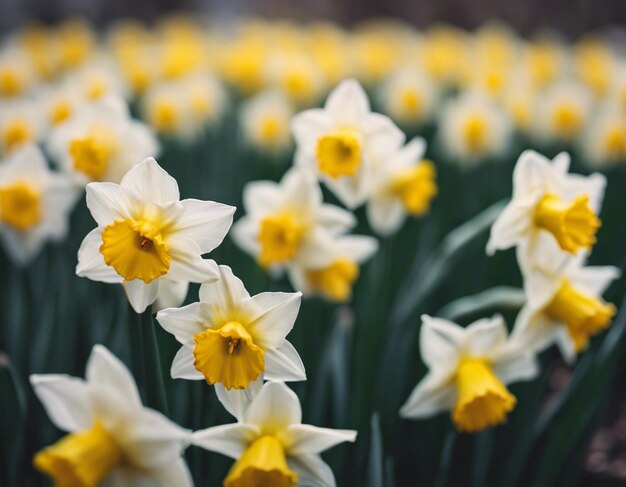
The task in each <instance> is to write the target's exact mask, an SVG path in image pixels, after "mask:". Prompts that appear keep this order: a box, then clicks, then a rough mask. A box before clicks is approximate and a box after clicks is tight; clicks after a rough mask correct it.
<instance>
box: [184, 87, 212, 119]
mask: <svg viewBox="0 0 626 487" xmlns="http://www.w3.org/2000/svg"><path fill="white" fill-rule="evenodd" d="M189 98H190V100H191V110H192V111H193V114H194V115H195V116H196V117H197V118H199V119H206V118H208V117H209V116H210V115H211V112H212V104H211V99H210V97H209V96H208V95H207V94H206V93H204V92H203V91H201V90H193V91H192V92H191V94H190V97H189Z"/></svg>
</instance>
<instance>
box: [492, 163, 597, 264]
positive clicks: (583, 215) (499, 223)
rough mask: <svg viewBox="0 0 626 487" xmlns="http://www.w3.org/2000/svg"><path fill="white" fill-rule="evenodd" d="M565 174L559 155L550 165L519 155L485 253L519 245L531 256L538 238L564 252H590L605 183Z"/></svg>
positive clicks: (565, 166) (593, 178)
mask: <svg viewBox="0 0 626 487" xmlns="http://www.w3.org/2000/svg"><path fill="white" fill-rule="evenodd" d="M568 169H569V156H568V155H567V154H565V153H561V154H559V155H558V156H557V157H556V158H555V159H554V160H553V161H550V160H548V159H546V158H545V157H544V156H542V155H541V154H538V153H537V152H534V151H530V150H528V151H524V152H523V153H522V155H521V156H520V158H519V159H518V161H517V164H516V166H515V170H514V171H513V196H512V198H511V201H510V203H509V204H508V205H507V206H506V207H505V208H504V210H503V211H502V213H501V214H500V216H499V217H498V219H497V220H496V222H495V223H494V224H493V226H492V228H491V236H490V238H489V242H488V243H487V253H489V254H493V253H494V252H495V251H496V250H504V249H507V248H509V247H512V246H514V245H518V246H519V245H521V246H522V249H521V250H522V252H525V253H527V254H533V253H535V247H536V242H537V239H538V237H539V235H541V234H543V233H548V234H551V235H552V237H553V238H554V239H555V240H556V241H557V242H558V244H559V247H560V248H561V249H562V250H563V251H565V252H569V253H571V254H576V253H577V252H578V251H580V250H581V249H587V250H589V249H591V247H592V246H593V244H594V243H595V241H596V238H595V234H596V231H597V230H598V228H599V227H600V220H599V219H598V216H597V215H598V213H599V210H600V205H601V203H602V197H603V194H604V186H605V184H606V178H605V177H604V176H603V175H601V174H598V173H595V174H592V175H590V176H580V175H577V174H568V172H567V171H568Z"/></svg>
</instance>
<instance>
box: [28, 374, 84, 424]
mask: <svg viewBox="0 0 626 487" xmlns="http://www.w3.org/2000/svg"><path fill="white" fill-rule="evenodd" d="M30 383H31V384H32V386H33V388H34V389H35V395H36V396H37V397H38V398H39V400H40V401H41V403H42V404H43V406H44V408H45V410H46V413H47V414H48V417H49V418H50V420H51V421H52V422H53V423H54V424H55V425H56V426H57V427H58V428H59V429H62V430H63V431H69V432H73V431H79V430H83V429H86V428H89V427H90V426H91V424H92V422H93V416H92V412H91V410H90V408H89V397H88V392H87V385H86V384H85V381H83V380H82V379H78V378H75V377H70V376H68V375H57V374H46V375H31V376H30Z"/></svg>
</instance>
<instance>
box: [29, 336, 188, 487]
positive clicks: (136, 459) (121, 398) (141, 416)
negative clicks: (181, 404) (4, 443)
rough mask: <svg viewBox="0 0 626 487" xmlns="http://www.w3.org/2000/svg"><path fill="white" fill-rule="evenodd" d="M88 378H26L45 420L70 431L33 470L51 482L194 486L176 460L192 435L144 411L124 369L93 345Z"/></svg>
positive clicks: (180, 460)
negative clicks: (33, 390) (44, 415)
mask: <svg viewBox="0 0 626 487" xmlns="http://www.w3.org/2000/svg"><path fill="white" fill-rule="evenodd" d="M86 377H87V378H86V380H83V379H79V378H77V377H70V376H68V375H62V374H46V375H31V377H30V382H31V384H32V385H33V387H34V389H35V394H36V395H37V397H38V398H39V400H40V401H41V402H42V404H43V406H44V408H45V410H46V412H47V413H48V416H49V417H50V420H51V421H52V422H53V423H54V424H55V426H57V427H58V428H59V429H61V430H63V431H67V432H68V435H67V436H65V437H63V438H62V439H61V440H59V441H58V442H57V443H55V444H54V445H51V446H48V447H46V448H44V449H43V450H41V451H40V452H38V453H37V454H36V455H35V458H34V460H33V463H34V466H35V468H36V469H37V470H39V471H40V472H42V473H44V474H46V475H47V476H49V477H50V478H51V479H52V481H53V482H54V485H72V486H78V487H93V486H96V485H102V486H103V487H104V486H116V487H132V486H137V485H155V486H156V485H158V486H160V487H185V486H192V485H193V481H192V479H191V475H190V474H189V471H188V469H187V465H186V463H185V460H184V459H183V457H182V453H183V450H184V449H185V447H186V446H187V445H188V444H189V440H190V436H191V435H190V432H188V431H187V430H184V429H182V428H180V427H179V426H177V425H176V424H174V423H172V422H171V421H169V420H168V419H167V418H166V417H165V416H163V415H162V414H160V413H158V412H157V411H154V410H152V409H148V408H145V407H143V406H142V404H141V399H140V397H139V392H138V391H137V386H136V385H135V381H134V379H133V377H132V375H131V374H130V372H129V371H128V369H127V368H126V367H125V366H124V364H123V363H122V362H121V361H120V360H119V359H117V358H116V357H115V356H114V355H113V354H111V352H109V351H108V350H107V349H106V348H105V347H103V346H102V345H96V346H95V347H94V348H93V351H92V352H91V355H90V356H89V360H88V362H87V371H86Z"/></svg>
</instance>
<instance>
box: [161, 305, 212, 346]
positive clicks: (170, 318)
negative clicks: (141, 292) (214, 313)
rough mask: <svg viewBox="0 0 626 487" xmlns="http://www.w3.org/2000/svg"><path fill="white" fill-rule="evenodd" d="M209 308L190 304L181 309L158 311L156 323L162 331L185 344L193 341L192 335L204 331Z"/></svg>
mask: <svg viewBox="0 0 626 487" xmlns="http://www.w3.org/2000/svg"><path fill="white" fill-rule="evenodd" d="M209 312H210V306H207V304H206V303H191V304H188V305H187V306H183V307H182V308H169V309H164V310H162V311H159V313H158V314H157V317H156V318H157V321H158V322H159V324H160V325H161V326H162V327H163V329H164V330H165V331H167V332H169V333H171V334H172V335H174V337H175V338H176V340H177V341H178V342H179V343H182V344H185V343H187V342H189V341H190V340H193V337H194V335H196V334H197V333H202V332H203V331H204V330H206V326H205V325H204V322H205V320H206V317H207V316H208V315H209Z"/></svg>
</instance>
